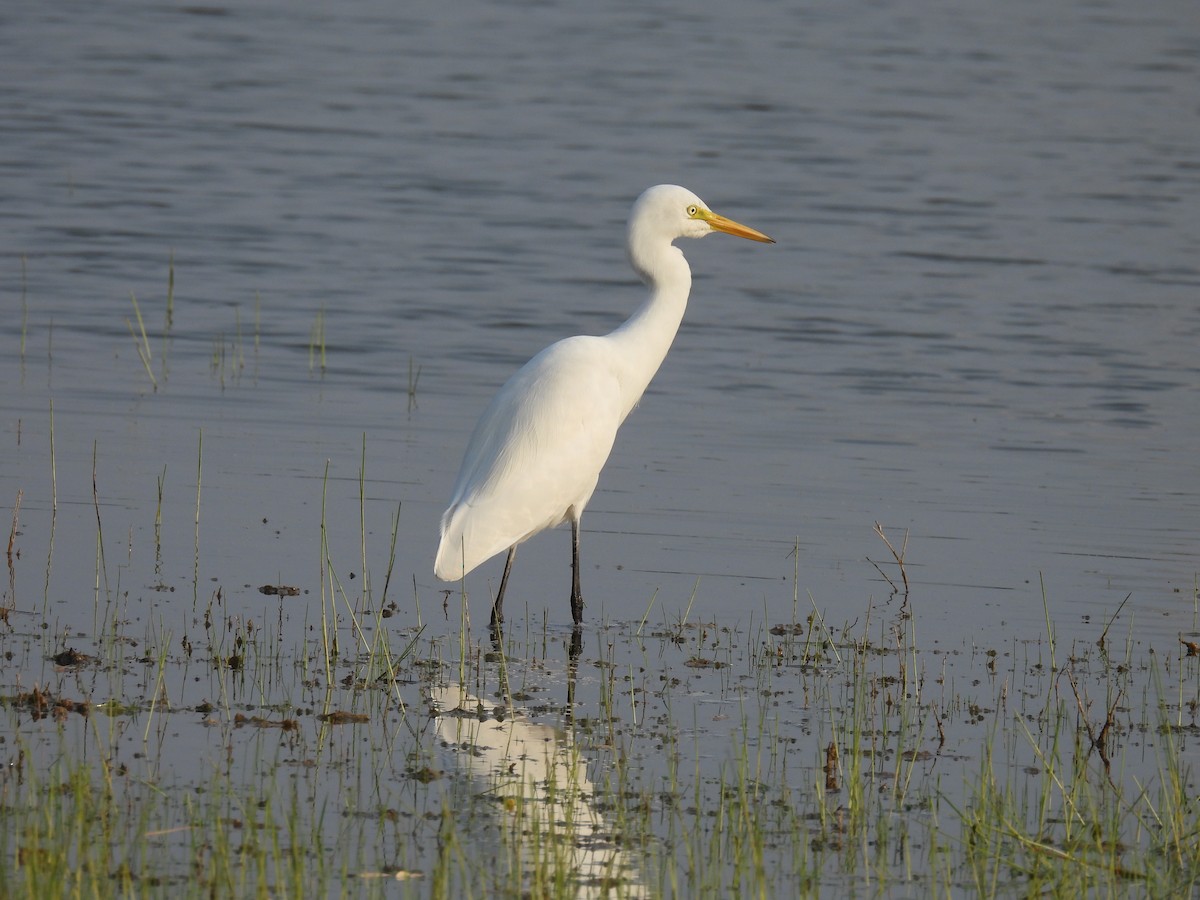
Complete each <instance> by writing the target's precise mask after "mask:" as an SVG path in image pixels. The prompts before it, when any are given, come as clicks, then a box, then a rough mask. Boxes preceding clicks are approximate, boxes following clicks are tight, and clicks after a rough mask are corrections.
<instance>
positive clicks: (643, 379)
mask: <svg viewBox="0 0 1200 900" xmlns="http://www.w3.org/2000/svg"><path fill="white" fill-rule="evenodd" d="M642 246H643V245H642V244H641V243H640V242H638V241H634V240H631V241H630V250H629V261H630V262H631V263H632V264H633V267H634V269H636V270H637V273H638V274H639V275H641V276H642V280H644V281H645V282H646V283H647V284H648V285H649V286H650V296H649V297H647V298H646V301H645V302H644V303H643V304H642V305H641V306H640V307H639V308H638V310H637V311H636V312H635V313H634V314H633V315H632V316H630V317H629V318H628V319H627V320H626V321H625V322H624V324H622V325H621V326H620V327H619V328H617V329H616V330H615V331H613V332H611V333H610V334H608V335H607V336H606V340H608V341H609V342H610V343H611V345H612V347H613V349H614V350H615V351H616V353H615V356H616V358H617V360H618V361H619V362H618V369H619V377H620V379H621V395H622V400H623V404H624V412H623V415H622V419H623V418H624V417H625V416H627V415H629V413H630V412H631V411H632V410H633V408H634V407H635V406H637V403H638V401H639V400H640V399H641V398H642V394H643V393H644V392H645V390H646V387H647V386H648V385H649V384H650V379H652V378H653V377H654V373H655V372H657V371H658V367H659V366H660V365H662V361H663V359H664V358H665V357H666V355H667V351H668V350H670V349H671V343H672V342H673V341H674V340H675V333H676V332H677V331H678V330H679V323H680V322H681V321H683V313H684V311H685V310H686V309H687V301H688V294H689V293H690V292H691V289H692V270H691V268H689V266H688V264H687V260H686V259H684V256H683V253H682V252H681V251H680V250H679V248H678V247H674V246H672V245H671V244H669V243H666V244H663V243H657V244H652V245H651V246H650V248H649V250H648V251H641V248H642Z"/></svg>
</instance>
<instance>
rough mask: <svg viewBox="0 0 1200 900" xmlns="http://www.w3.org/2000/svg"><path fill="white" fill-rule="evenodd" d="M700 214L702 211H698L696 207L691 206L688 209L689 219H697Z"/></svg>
mask: <svg viewBox="0 0 1200 900" xmlns="http://www.w3.org/2000/svg"><path fill="white" fill-rule="evenodd" d="M698 212H700V210H699V209H697V208H696V207H695V206H689V207H688V208H687V214H688V218H691V219H694V218H696V214H697V213H698Z"/></svg>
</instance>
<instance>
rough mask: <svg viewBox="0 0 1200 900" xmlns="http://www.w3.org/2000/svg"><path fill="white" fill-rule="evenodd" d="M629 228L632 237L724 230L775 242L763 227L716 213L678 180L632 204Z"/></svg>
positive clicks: (693, 235) (697, 235)
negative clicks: (758, 227)
mask: <svg viewBox="0 0 1200 900" xmlns="http://www.w3.org/2000/svg"><path fill="white" fill-rule="evenodd" d="M629 231H630V237H631V238H633V237H634V236H635V235H636V236H637V237H644V238H655V239H659V240H661V239H664V238H665V239H666V240H668V241H673V240H674V239H675V238H677V237H690V238H700V237H704V236H705V235H707V234H712V233H713V232H714V231H722V232H724V233H725V234H732V235H736V236H737V237H743V238H748V239H749V240H752V241H761V242H763V243H766V244H773V243H775V242H774V241H773V240H771V238H769V237H767V236H766V235H765V234H763V233H762V232H761V231H755V230H754V229H753V228H749V227H747V226H745V225H742V224H740V223H738V222H735V221H733V220H732V219H727V218H725V217H724V216H721V215H717V213H715V212H713V211H712V210H711V209H709V208H708V207H707V206H706V205H705V203H704V201H703V200H701V199H700V198H699V197H697V196H696V195H695V194H693V193H692V192H691V191H689V190H688V189H687V188H683V187H680V186H679V185H677V184H659V185H655V186H654V187H652V188H649V189H647V190H646V191H644V192H643V193H642V196H640V197H638V199H637V202H636V203H635V204H634V205H633V214H632V215H631V216H630V218H629Z"/></svg>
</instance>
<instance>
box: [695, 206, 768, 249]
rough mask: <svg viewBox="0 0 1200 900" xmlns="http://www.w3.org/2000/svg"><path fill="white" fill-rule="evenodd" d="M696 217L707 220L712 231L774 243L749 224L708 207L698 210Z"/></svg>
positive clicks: (764, 242)
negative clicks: (728, 217)
mask: <svg viewBox="0 0 1200 900" xmlns="http://www.w3.org/2000/svg"><path fill="white" fill-rule="evenodd" d="M696 218H698V219H703V220H704V221H705V222H707V223H708V224H709V226H710V227H711V228H712V229H713V231H721V232H724V233H725V234H732V235H733V236H734V237H740V238H746V239H747V240H751V241H758V242H760V243H763V244H773V243H775V240H774V239H773V238H769V237H767V236H766V235H765V234H763V233H762V232H761V231H755V230H754V229H753V228H751V227H750V226H749V225H743V224H742V223H741V222H735V221H733V219H727V218H725V217H724V216H721V215H717V214H716V213H715V212H713V211H712V210H709V209H702V210H700V212H699V214H698V215H697V216H696Z"/></svg>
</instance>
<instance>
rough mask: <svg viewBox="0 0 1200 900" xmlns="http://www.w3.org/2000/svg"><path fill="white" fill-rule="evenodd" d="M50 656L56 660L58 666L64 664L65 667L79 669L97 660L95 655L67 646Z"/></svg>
mask: <svg viewBox="0 0 1200 900" xmlns="http://www.w3.org/2000/svg"><path fill="white" fill-rule="evenodd" d="M50 658H51V659H53V660H54V664H55V665H56V666H62V667H63V668H64V669H77V668H80V667H81V666H86V665H88V664H89V663H92V662H95V657H92V656H88V655H87V654H86V653H80V652H79V651H78V650H76V649H75V648H74V647H67V648H66V649H65V650H62V651H60V652H58V653H55V654H54V656H52V657H50Z"/></svg>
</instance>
